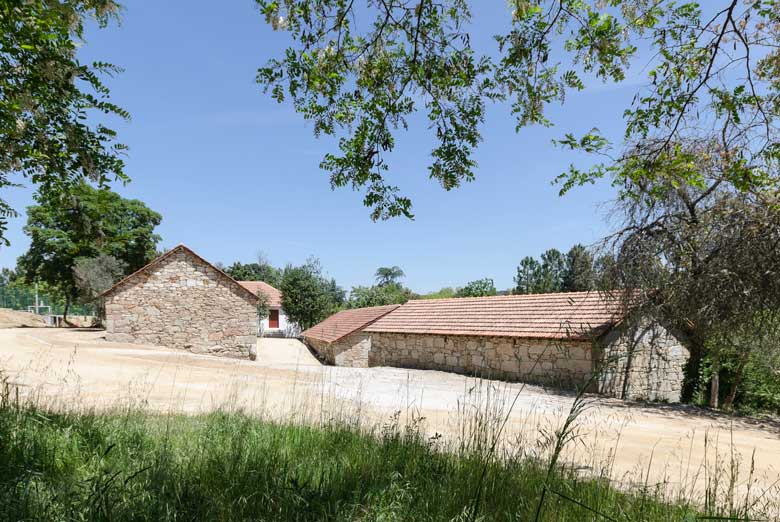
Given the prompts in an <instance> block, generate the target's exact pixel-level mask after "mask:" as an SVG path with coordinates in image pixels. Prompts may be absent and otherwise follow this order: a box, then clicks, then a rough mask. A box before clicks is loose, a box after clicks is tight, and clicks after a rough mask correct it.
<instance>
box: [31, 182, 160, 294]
mask: <svg viewBox="0 0 780 522" xmlns="http://www.w3.org/2000/svg"><path fill="white" fill-rule="evenodd" d="M161 220H162V217H161V216H160V214H158V213H157V212H154V211H153V210H151V209H149V208H148V207H147V206H146V205H145V204H144V203H143V202H141V201H139V200H137V199H124V198H122V197H121V196H119V194H117V193H116V192H112V191H111V190H108V189H96V188H94V187H92V186H90V185H88V184H87V183H79V184H78V185H76V186H75V187H74V188H73V190H72V192H71V193H70V195H68V196H66V197H63V198H46V199H43V198H42V199H40V201H39V204H38V205H35V206H32V207H29V208H28V209H27V225H26V226H25V228H24V231H25V233H26V234H27V235H28V236H30V248H29V250H28V251H27V252H26V253H25V254H24V255H22V256H21V257H20V258H19V265H18V266H19V269H20V270H21V271H22V272H23V273H24V277H25V279H26V280H27V281H28V282H32V281H40V282H44V283H46V284H48V285H49V287H50V289H52V290H54V291H57V292H59V293H61V294H62V296H63V297H64V299H65V301H66V307H67V304H68V303H70V302H73V301H75V300H77V299H78V297H79V288H78V286H77V284H76V275H75V272H74V269H75V267H76V261H77V260H78V259H79V258H97V257H98V256H101V255H106V256H111V257H113V258H115V259H116V260H118V261H120V262H121V263H123V264H124V266H125V269H124V273H126V274H127V273H131V272H133V271H135V270H137V269H139V268H141V267H142V266H144V265H145V264H147V263H148V262H149V261H150V260H152V259H153V258H154V257H155V256H156V248H157V243H158V242H159V241H160V236H158V235H157V234H155V233H154V229H155V227H156V226H157V225H159V224H160V221H161Z"/></svg>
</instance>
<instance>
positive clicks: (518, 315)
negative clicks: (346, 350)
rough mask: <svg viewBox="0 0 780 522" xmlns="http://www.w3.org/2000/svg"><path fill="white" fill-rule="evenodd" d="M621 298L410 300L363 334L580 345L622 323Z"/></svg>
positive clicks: (580, 294)
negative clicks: (572, 341) (563, 341)
mask: <svg viewBox="0 0 780 522" xmlns="http://www.w3.org/2000/svg"><path fill="white" fill-rule="evenodd" d="M625 295H626V294H625V293H623V292H619V293H615V294H611V295H607V294H603V293H599V292H567V293H554V294H532V295H507V296H495V297H473V298H456V299H426V300H415V301H409V302H408V303H406V304H405V305H403V306H401V307H399V308H398V309H396V310H395V311H393V313H391V314H388V315H385V316H384V317H382V318H380V319H379V320H378V321H376V322H375V323H373V324H372V325H370V326H369V327H367V328H366V329H365V331H366V332H389V333H415V334H440V335H492V336H497V337H527V338H534V339H577V340H584V339H590V338H593V337H597V336H599V335H601V334H602V333H604V332H605V331H606V330H607V329H609V328H610V327H611V326H613V325H614V324H616V323H618V322H620V321H621V320H622V318H623V317H624V316H625V312H624V310H626V302H625V299H624V297H625Z"/></svg>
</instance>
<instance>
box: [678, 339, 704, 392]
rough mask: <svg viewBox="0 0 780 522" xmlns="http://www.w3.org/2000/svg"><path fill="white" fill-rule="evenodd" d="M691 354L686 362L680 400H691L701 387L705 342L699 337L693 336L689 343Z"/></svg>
mask: <svg viewBox="0 0 780 522" xmlns="http://www.w3.org/2000/svg"><path fill="white" fill-rule="evenodd" d="M688 351H689V352H690V356H689V357H688V362H687V363H685V378H684V380H683V387H682V392H681V394H680V400H681V401H682V402H691V401H692V400H693V396H694V395H696V391H697V390H698V388H699V372H700V370H701V360H702V357H703V356H704V342H703V341H702V340H700V339H698V338H697V337H693V338H691V340H690V342H689V343H688Z"/></svg>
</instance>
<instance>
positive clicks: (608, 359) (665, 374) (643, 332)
mask: <svg viewBox="0 0 780 522" xmlns="http://www.w3.org/2000/svg"><path fill="white" fill-rule="evenodd" d="M688 356H689V353H688V350H687V349H685V348H684V347H683V346H682V345H681V344H680V342H679V341H678V340H677V339H676V338H675V337H674V336H672V335H671V334H669V333H668V332H667V331H666V330H665V329H663V328H660V327H658V326H647V325H642V326H634V327H631V328H627V329H623V330H615V331H613V332H610V333H609V334H607V335H606V336H605V337H604V338H603V339H602V349H601V353H600V355H599V359H600V361H601V362H600V368H601V369H600V372H599V373H600V375H599V392H600V393H603V394H604V395H609V396H612V397H619V398H622V399H633V400H649V401H664V402H680V393H681V392H682V383H683V378H684V373H683V369H684V367H685V363H686V362H687V361H688Z"/></svg>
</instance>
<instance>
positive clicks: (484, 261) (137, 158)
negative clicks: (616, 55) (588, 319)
mask: <svg viewBox="0 0 780 522" xmlns="http://www.w3.org/2000/svg"><path fill="white" fill-rule="evenodd" d="M124 4H125V8H126V9H125V12H124V14H123V21H122V24H121V26H119V27H117V26H116V25H112V26H110V27H109V28H107V29H105V30H100V31H98V30H91V31H90V32H89V34H88V38H87V40H88V41H87V44H86V46H85V48H84V49H83V51H82V55H83V56H84V58H85V59H101V60H106V61H111V62H113V63H115V64H117V65H119V66H121V67H123V68H124V69H125V71H124V73H122V74H121V75H119V76H117V77H116V78H114V79H111V80H110V81H109V82H108V84H109V86H110V88H111V89H112V93H113V99H114V101H115V102H117V103H119V104H120V105H121V106H123V107H124V108H126V109H128V110H129V111H130V113H131V114H132V120H131V121H130V122H129V123H127V124H125V123H115V125H114V127H115V128H116V129H117V130H119V132H120V137H121V141H122V142H124V143H126V144H127V145H128V146H129V147H130V150H129V155H128V157H127V173H128V174H129V175H130V176H131V178H132V182H131V183H130V184H128V185H127V186H124V187H123V186H116V187H115V189H116V190H117V191H118V192H120V193H121V194H122V195H124V196H125V197H132V198H138V199H141V200H143V201H144V202H146V203H147V204H148V205H149V206H150V207H151V208H153V209H155V210H157V211H158V212H160V213H161V214H162V215H163V222H162V225H161V226H160V227H159V229H158V230H159V233H160V234H161V235H162V237H163V242H162V245H163V246H166V247H170V246H174V245H176V244H178V243H185V244H187V245H188V246H190V247H192V248H193V249H195V250H196V251H197V252H199V253H200V254H201V255H203V256H204V257H206V258H207V259H210V260H212V261H214V262H217V261H220V262H223V263H226V264H229V263H231V262H233V261H235V260H240V261H244V262H250V261H253V260H254V259H255V258H256V256H257V253H258V252H260V251H262V252H264V253H265V254H266V256H267V257H268V258H269V259H270V261H271V262H272V263H274V264H276V265H284V264H286V263H288V262H292V263H300V262H302V261H304V260H305V259H306V258H307V257H308V256H310V255H314V256H317V257H319V258H320V260H321V261H322V264H323V266H324V268H325V269H326V271H327V272H328V274H329V275H331V276H333V277H335V278H336V279H337V281H338V282H339V283H340V284H341V285H342V286H344V287H345V288H347V289H348V288H349V287H351V286H352V285H357V284H370V283H371V282H372V280H373V273H374V271H375V270H376V268H377V267H378V266H388V265H398V266H401V267H402V268H403V269H404V270H405V272H406V274H407V277H406V280H405V283H406V284H407V285H408V286H409V287H411V288H412V289H414V290H415V291H418V292H427V291H431V290H436V289H438V288H440V287H443V286H458V285H463V284H464V283H466V282H467V281H470V280H473V279H478V278H482V277H492V278H493V279H494V280H495V282H496V286H497V287H499V288H508V287H510V286H512V284H513V283H512V277H513V275H514V273H515V267H516V266H517V264H518V262H519V261H520V259H521V258H522V257H524V256H526V255H534V256H535V255H539V254H540V253H541V252H542V251H544V250H546V249H547V248H551V247H556V248H559V249H561V250H564V249H568V248H569V247H570V246H571V245H572V244H574V243H577V242H582V243H585V244H590V243H593V242H595V241H597V240H598V239H599V238H601V237H602V236H604V235H605V234H606V233H607V232H608V230H609V229H608V224H607V222H606V220H605V216H606V212H607V210H608V202H609V200H610V199H611V198H613V197H614V194H613V191H612V189H611V188H610V186H609V182H607V181H604V182H602V183H600V184H597V185H595V186H589V187H583V188H579V189H576V190H574V191H572V192H571V193H569V194H567V195H566V196H564V197H559V196H558V188H557V187H556V186H553V185H552V184H551V181H552V180H553V179H554V178H555V176H556V175H557V174H559V173H560V172H562V171H564V170H566V168H567V166H568V165H569V163H571V162H572V161H578V159H579V160H580V163H578V164H579V165H585V164H586V163H583V162H582V161H581V158H577V157H576V156H574V155H573V154H571V153H567V152H565V151H562V150H560V149H557V148H555V147H554V146H553V145H552V144H551V139H553V138H556V137H560V136H561V135H562V134H563V133H564V132H566V131H578V132H582V131H586V130H588V129H590V128H592V127H594V126H595V127H599V128H600V129H601V130H602V131H604V132H605V133H607V134H608V135H612V136H616V137H617V136H619V135H620V132H621V131H622V112H623V109H625V108H626V107H627V106H628V103H629V102H630V99H631V97H632V96H633V94H634V92H635V89H636V85H630V84H629V85H624V86H612V85H609V86H603V85H600V84H594V85H593V87H592V88H589V89H587V90H586V91H584V92H582V93H577V94H572V95H570V96H569V97H568V99H567V101H566V104H565V105H564V106H563V107H557V106H555V107H551V108H550V110H549V114H550V117H551V118H552V119H553V121H554V122H555V123H556V126H555V127H553V128H541V127H529V128H525V129H523V130H521V131H520V132H519V133H515V131H514V121H513V119H512V118H511V116H510V115H509V114H508V110H507V107H506V106H502V105H496V106H493V107H491V108H490V110H489V114H488V119H487V122H486V124H485V126H484V128H483V136H484V142H483V143H482V145H481V146H480V148H479V150H478V152H477V155H476V159H477V161H478V163H479V167H478V168H477V171H476V175H477V177H476V181H474V182H472V183H468V184H466V185H464V186H463V187H461V188H460V189H458V190H455V191H452V192H445V191H444V190H443V189H441V188H440V187H439V186H438V185H437V184H436V183H435V182H432V181H430V180H429V179H428V176H427V170H426V167H427V165H428V164H429V158H428V155H429V152H430V149H431V145H432V141H431V134H430V132H429V131H428V129H427V128H426V127H425V126H416V127H414V128H413V129H411V130H410V131H409V132H408V133H406V134H403V135H400V136H399V139H398V144H397V149H396V152H395V153H394V154H393V158H392V162H391V165H390V167H391V168H390V171H389V172H388V178H389V179H390V180H391V181H392V182H393V183H395V184H398V185H399V186H401V187H402V189H403V190H404V191H406V193H407V194H409V195H411V196H412V199H413V202H414V212H415V214H416V219H415V220H414V221H409V220H403V219H399V220H395V221H389V222H378V223H374V222H372V221H371V220H370V218H369V211H368V209H366V208H365V207H364V206H363V205H362V195H361V194H360V193H355V192H352V191H351V190H348V189H346V190H345V189H342V190H338V191H335V192H334V191H331V190H330V186H329V183H328V175H327V173H325V172H323V171H321V170H320V169H319V167H318V165H319V162H320V160H321V158H322V156H323V154H324V153H325V152H327V151H329V150H332V149H333V148H334V147H335V140H332V139H329V138H321V139H316V138H314V136H313V134H312V132H311V127H310V126H308V125H307V124H306V123H305V122H304V121H303V120H302V119H301V118H300V117H298V116H297V115H296V114H295V113H294V112H293V111H292V110H291V109H290V107H289V106H285V105H278V104H277V103H276V102H275V101H273V100H271V99H270V98H269V97H268V96H266V95H264V94H263V92H262V90H261V89H260V87H259V86H258V85H257V84H256V83H255V80H254V78H255V72H256V70H257V68H258V67H259V66H261V65H262V64H264V63H265V61H266V60H267V59H268V58H269V57H272V56H275V55H278V54H279V53H280V52H281V51H282V50H283V49H284V47H286V45H287V43H288V40H287V35H286V34H284V33H274V32H273V31H272V30H271V29H270V27H268V26H267V25H266V23H265V21H264V20H263V17H262V16H261V14H260V13H259V12H258V10H257V9H256V8H255V6H254V2H252V1H251V0H234V1H231V2H219V3H214V2H206V1H205V0H198V1H186V2H185V1H180V0H176V1H173V0H170V1H165V2H148V1H140V0H127V1H126V2H124ZM480 4H482V2H480ZM485 4H490V5H489V6H483V5H480V7H479V11H478V12H475V16H474V18H475V19H474V23H475V30H474V32H475V35H476V40H477V45H479V46H490V45H492V44H491V43H490V42H491V40H490V36H491V35H492V34H493V33H494V32H497V31H500V30H501V29H503V28H505V27H506V26H507V24H508V20H509V14H508V11H507V7H506V3H504V2H485ZM217 6H218V7H217ZM485 48H489V47H485ZM585 161H587V160H585ZM5 196H6V197H7V199H8V200H9V201H10V202H11V204H12V205H14V206H15V207H16V208H17V209H19V210H22V209H24V207H25V206H27V205H29V204H30V203H31V190H30V188H27V189H24V188H23V189H11V190H10V191H7V192H6V195H5ZM23 224H24V216H22V218H20V219H17V220H13V221H12V222H11V225H10V231H9V234H8V237H9V239H10V240H11V242H12V245H11V247H10V248H5V247H2V248H0V266H13V265H14V264H15V260H16V258H17V257H18V256H19V255H20V254H21V253H23V252H24V251H25V249H26V248H27V245H28V241H27V238H26V237H25V236H24V234H23V232H22V226H23Z"/></svg>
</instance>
